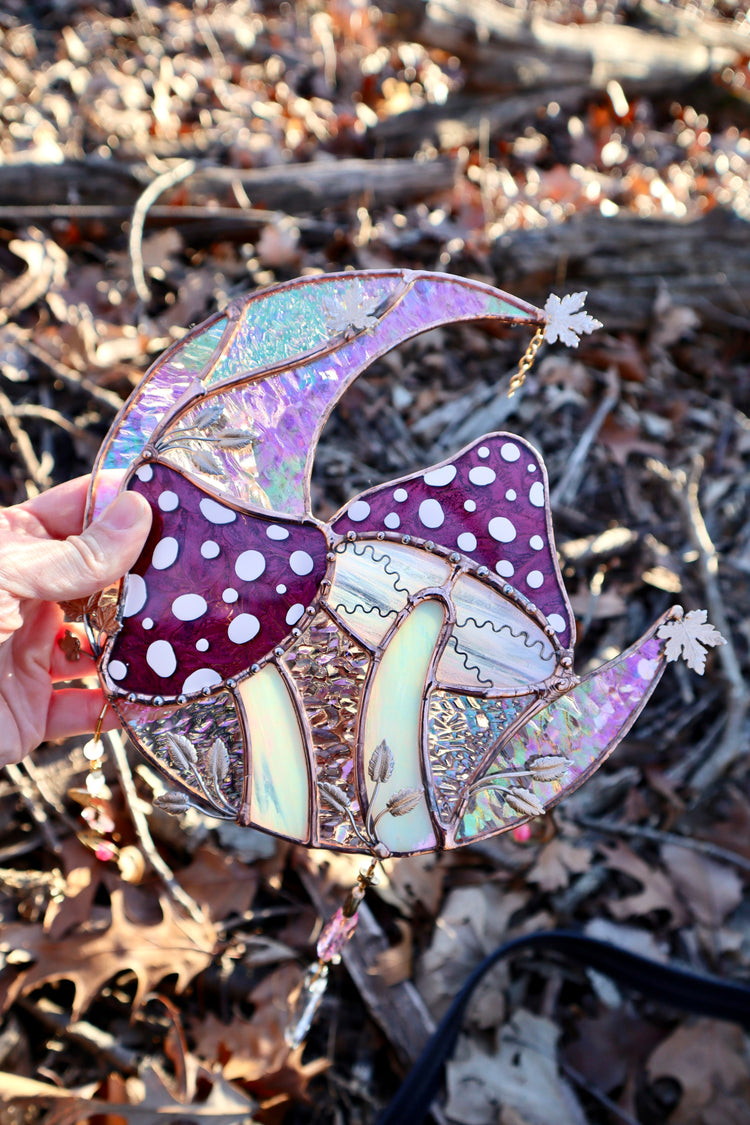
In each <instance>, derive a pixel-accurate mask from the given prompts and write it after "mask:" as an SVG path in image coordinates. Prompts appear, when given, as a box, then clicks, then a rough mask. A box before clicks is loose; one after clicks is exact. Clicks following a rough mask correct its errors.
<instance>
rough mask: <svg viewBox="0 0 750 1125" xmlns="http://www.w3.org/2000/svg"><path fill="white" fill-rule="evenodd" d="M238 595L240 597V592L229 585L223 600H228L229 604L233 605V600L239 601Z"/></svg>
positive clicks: (222, 597)
mask: <svg viewBox="0 0 750 1125" xmlns="http://www.w3.org/2000/svg"><path fill="white" fill-rule="evenodd" d="M238 597H239V594H238V593H237V591H236V590H233V589H232V587H231V586H227V588H226V590H225V591H224V593H223V594H222V595H221V600H222V601H223V602H226V603H227V605H231V604H232V602H236V601H237V598H238Z"/></svg>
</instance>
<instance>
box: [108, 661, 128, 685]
mask: <svg viewBox="0 0 750 1125" xmlns="http://www.w3.org/2000/svg"><path fill="white" fill-rule="evenodd" d="M107 671H108V672H109V675H110V679H113V680H124V679H125V677H126V676H127V674H128V668H127V665H126V664H123V662H122V661H121V660H110V662H109V664H108V665H107Z"/></svg>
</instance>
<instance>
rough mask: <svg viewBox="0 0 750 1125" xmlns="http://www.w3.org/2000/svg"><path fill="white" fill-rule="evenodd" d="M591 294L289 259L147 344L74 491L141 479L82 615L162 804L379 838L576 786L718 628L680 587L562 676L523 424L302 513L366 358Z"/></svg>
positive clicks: (501, 827) (590, 323)
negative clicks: (288, 278) (120, 571)
mask: <svg viewBox="0 0 750 1125" xmlns="http://www.w3.org/2000/svg"><path fill="white" fill-rule="evenodd" d="M583 297H584V295H583V294H577V295H572V296H571V297H565V298H563V299H562V300H558V299H557V298H555V297H552V298H550V300H549V301H548V302H547V305H546V306H545V308H544V309H539V308H535V307H534V306H532V305H529V304H526V303H525V302H523V301H520V300H518V299H517V298H515V297H512V296H510V295H508V294H507V293H503V292H501V291H499V290H497V289H493V288H491V287H490V286H487V285H484V284H480V283H478V282H474V281H468V280H462V279H461V278H457V277H453V276H448V275H441V274H428V273H420V272H405V271H398V270H386V271H378V272H365V273H346V274H341V275H326V276H322V277H315V278H306V279H302V280H298V281H293V282H290V283H286V284H282V285H277V286H275V287H274V288H272V289H269V290H266V291H264V292H260V293H257V294H253V295H252V296H249V297H246V298H243V299H242V300H239V301H236V302H234V303H233V304H231V305H230V306H229V308H228V309H227V310H226V311H225V312H223V313H217V314H215V315H214V316H212V317H211V318H210V319H209V320H207V321H206V322H205V323H203V324H201V325H199V326H198V327H197V328H194V329H193V330H192V331H190V332H189V333H188V334H187V336H185V337H184V339H183V340H181V341H180V342H179V343H177V344H175V345H174V346H172V347H171V348H170V349H169V350H168V351H167V352H166V353H165V354H164V355H163V356H162V357H161V358H160V359H159V360H158V361H157V362H156V364H154V366H153V367H152V368H151V370H150V371H149V372H148V373H147V374H146V376H145V377H144V379H143V381H142V382H141V384H140V386H139V387H138V388H137V389H136V390H135V391H134V393H133V394H132V396H131V398H130V399H129V400H128V402H127V404H126V405H125V407H124V408H123V410H122V411H121V412H120V414H119V416H118V417H117V419H116V421H115V423H114V425H113V427H112V430H111V431H110V433H109V435H108V437H107V438H106V441H105V442H104V445H103V447H102V450H101V452H100V454H99V457H98V460H97V463H96V466H95V472H94V475H93V479H92V487H91V493H90V497H89V505H88V518H89V519H91V518H93V517H94V516H95V515H96V514H97V513H99V512H100V511H101V510H102V508H103V507H104V506H105V505H106V504H107V503H108V502H109V501H110V500H111V499H112V497H113V495H114V493H115V492H116V491H117V490H118V489H132V490H134V491H138V492H140V493H141V494H142V495H143V496H145V498H146V499H147V500H148V502H149V504H150V505H151V508H152V511H153V526H152V530H151V534H150V536H149V539H148V541H147V543H146V546H145V548H144V550H143V552H142V554H141V556H140V558H139V559H138V561H137V563H136V564H135V565H134V567H133V569H132V570H131V572H130V573H129V574H128V575H127V576H126V577H125V579H124V580H123V582H122V584H121V587H120V588H119V589H118V590H116V591H113V592H112V596H113V597H115V599H116V613H114V614H113V613H111V612H110V613H108V614H100V613H97V611H96V610H93V611H91V612H90V613H89V616H88V619H87V626H88V631H89V636H90V639H91V641H92V645H93V647H94V651H95V653H96V654H97V656H98V663H99V670H100V676H101V681H102V684H103V686H104V690H105V693H106V695H107V698H108V700H109V703H110V705H111V706H112V707H113V708H114V710H115V711H116V712H117V714H118V715H119V717H120V719H121V720H122V722H123V724H124V726H125V727H126V728H127V730H128V732H129V734H130V736H131V737H132V739H133V741H134V742H135V743H136V745H137V746H138V747H139V749H140V750H141V751H142V752H143V753H144V754H145V755H146V757H147V758H149V759H150V760H151V762H152V763H153V764H155V765H156V766H157V767H158V768H159V769H160V770H161V771H162V773H163V774H165V775H166V776H167V778H168V779H169V780H170V781H171V782H172V783H173V784H174V785H175V786H176V788H177V792H176V793H174V794H168V795H167V797H166V798H164V799H163V800H162V803H163V804H164V806H165V807H169V808H172V809H173V810H174V811H179V810H180V809H182V808H184V807H186V806H187V804H189V803H190V804H194V805H195V806H197V807H198V808H200V809H202V810H204V811H206V812H209V813H212V814H213V815H215V816H218V817H224V818H231V819H234V820H237V821H238V822H239V823H240V824H242V825H252V826H254V827H256V828H260V829H263V830H265V831H268V832H272V833H275V834H277V835H279V836H283V837H285V838H287V839H290V840H294V841H296V842H297V843H300V844H306V845H311V846H315V847H324V848H335V849H344V850H347V851H355V852H356V851H359V852H363V853H367V854H369V855H371V856H375V857H384V856H387V855H407V854H411V853H416V852H424V851H429V850H433V849H437V848H453V847H456V846H458V845H461V844H465V843H469V842H470V841H473V840H480V839H483V838H485V837H487V836H491V835H493V834H494V833H497V832H502V831H506V830H507V829H509V828H512V827H514V826H516V825H518V824H519V823H521V822H523V821H524V820H527V819H528V818H530V817H533V816H536V815H538V814H540V813H542V812H544V811H545V810H546V809H549V808H550V807H552V806H553V805H555V804H556V803H557V802H558V801H559V800H560V799H561V798H562V797H563V796H564V795H565V793H566V792H570V791H571V790H572V789H574V788H576V787H577V786H578V785H580V784H581V783H582V782H583V781H584V780H585V779H586V777H588V776H589V775H590V774H591V773H592V771H593V770H595V769H596V768H597V767H598V766H599V765H600V764H601V763H602V762H603V761H604V759H605V758H606V757H607V756H608V755H609V754H610V753H611V752H612V750H613V749H614V747H615V746H616V745H617V743H618V742H619V741H620V740H621V739H622V738H623V736H624V735H625V734H626V733H627V731H628V730H629V728H630V726H631V725H632V723H633V722H634V721H635V719H636V718H637V716H638V715H639V714H640V711H641V709H642V708H643V706H644V705H645V703H646V701H647V700H648V698H649V696H650V695H651V693H652V691H653V690H654V687H655V686H656V684H657V682H658V680H659V678H660V676H661V675H662V672H663V670H664V667H665V662H666V661H667V660H668V659H670V658H674V657H675V656H676V655H678V654H679V653H680V652H689V653H692V655H693V661H694V663H695V661H696V656H695V654H696V653H698V657H697V662H698V663H700V658H701V656H702V654H703V653H704V652H705V646H707V645H710V644H714V643H720V642H721V638H720V637H719V635H718V634H716V633H715V630H712V629H711V626H709V625H707V624H706V623H705V614H704V613H703V612H702V611H693V613H692V614H688V615H687V616H684V615H683V613H682V610H680V609H679V608H675V609H673V610H670V611H669V612H668V613H667V614H665V615H664V616H663V617H662V618H660V619H659V620H658V621H657V622H655V623H654V625H653V626H652V628H651V629H649V631H648V632H647V633H646V635H645V636H643V637H641V638H640V639H639V640H638V641H636V642H635V644H633V645H632V646H631V647H630V648H629V649H627V650H626V651H625V652H623V653H621V654H620V655H619V656H617V657H616V658H615V659H614V660H611V661H610V662H609V663H607V664H605V665H603V666H602V667H600V668H598V669H597V670H596V671H595V672H593V673H592V674H590V675H587V676H585V677H583V678H582V679H579V677H578V676H577V675H576V674H575V671H574V667H573V648H574V641H575V623H574V620H573V615H572V612H571V608H570V604H569V602H568V598H567V595H566V592H565V588H564V585H563V582H562V577H561V574H560V570H559V567H558V563H557V555H556V551H555V544H554V538H553V531H552V524H551V518H550V508H549V490H548V483H547V474H546V472H545V468H544V464H543V462H542V459H541V457H540V455H539V453H538V452H537V451H536V450H535V449H534V448H533V447H532V446H531V445H530V444H529V443H528V442H527V441H525V440H524V439H523V438H522V437H519V436H517V435H514V434H510V433H492V434H487V435H486V436H484V437H482V438H481V439H479V440H478V441H475V442H473V443H472V444H471V445H469V446H467V447H466V448H464V449H461V450H459V451H457V452H456V453H455V455H454V456H453V457H451V458H450V459H449V460H446V461H443V462H441V463H440V464H437V465H430V466H427V467H425V468H424V469H422V470H420V471H419V472H415V473H411V474H409V475H408V476H406V477H402V478H399V479H398V480H393V481H390V482H388V483H387V484H381V485H378V486H377V487H374V488H371V489H368V490H367V491H366V492H363V493H362V494H361V495H359V496H357V497H354V498H352V499H351V500H350V501H349V503H347V504H346V505H345V506H344V507H343V508H342V509H341V510H340V511H339V512H338V513H337V515H336V516H335V517H334V518H333V519H331V520H330V521H329V522H328V523H324V522H322V521H321V520H319V519H316V518H315V516H314V515H313V512H312V509H311V504H310V472H311V466H312V462H313V458H314V456H315V449H316V444H317V441H318V438H319V436H320V433H321V430H322V428H323V426H324V424H325V421H326V419H327V417H328V415H329V413H330V412H331V410H332V409H333V407H334V405H335V403H336V402H337V401H338V399H339V398H340V397H341V395H342V394H344V392H345V391H346V389H347V387H348V386H350V384H351V383H352V382H353V381H354V380H355V379H356V378H357V377H358V375H360V373H361V372H362V371H364V370H365V368H366V367H367V366H368V365H369V364H370V363H371V362H372V361H373V360H374V359H375V358H376V357H378V356H381V355H383V354H384V353H386V352H387V351H389V350H390V349H391V348H393V347H394V346H395V345H397V344H398V343H400V342H402V341H404V340H407V339H408V338H410V337H412V336H414V335H416V334H417V333H420V332H423V331H425V330H428V329H430V328H434V327H436V326H438V325H442V324H447V323H452V322H455V321H465V320H473V319H480V318H489V319H494V320H499V321H503V322H505V323H508V324H522V325H523V324H526V325H528V326H529V327H530V328H532V329H536V330H537V337H535V339H537V341H540V340H541V338H542V334H543V335H544V336H545V337H546V339H547V340H549V341H550V342H554V341H555V340H556V339H560V340H561V341H562V342H563V343H567V344H573V345H574V344H577V342H578V335H579V334H580V333H581V332H587V331H591V330H592V328H595V327H598V323H597V322H596V321H594V320H593V318H591V317H589V316H588V315H587V314H586V313H585V312H583V311H582V302H583ZM701 646H703V647H701ZM698 670H702V669H700V668H699V669H698ZM354 909H356V907H355V908H354Z"/></svg>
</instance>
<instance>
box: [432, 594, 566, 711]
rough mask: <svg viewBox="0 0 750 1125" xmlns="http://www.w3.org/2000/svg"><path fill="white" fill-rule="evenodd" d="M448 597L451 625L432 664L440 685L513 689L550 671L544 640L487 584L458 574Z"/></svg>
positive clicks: (552, 653)
mask: <svg viewBox="0 0 750 1125" xmlns="http://www.w3.org/2000/svg"><path fill="white" fill-rule="evenodd" d="M451 596H452V601H453V604H454V606H455V607H456V624H455V626H454V628H453V632H452V634H451V638H450V640H449V641H448V644H447V646H446V649H445V652H444V654H443V656H442V659H441V660H440V663H439V664H438V667H437V672H436V675H437V678H438V681H439V682H440V684H441V685H442V686H444V687H450V688H452V689H453V690H454V691H455V690H459V691H460V690H461V689H468V690H472V689H473V690H476V689H477V688H485V689H490V690H494V691H498V690H499V691H503V690H505V691H514V690H516V689H518V688H524V687H527V686H528V685H529V684H533V683H535V682H539V681H543V680H546V679H547V678H548V677H549V676H551V675H552V674H553V673H554V671H555V666H556V658H555V657H556V654H555V650H554V648H553V646H552V644H551V642H550V640H549V638H548V637H547V636H546V634H545V633H544V631H543V630H542V629H541V628H540V626H539V625H537V624H536V622H535V621H532V620H531V618H529V617H528V616H527V615H526V614H525V613H523V612H522V610H520V609H519V608H518V607H517V606H515V605H514V604H513V603H512V602H511V601H509V600H508V599H507V598H505V597H503V596H502V595H501V594H499V593H498V592H497V590H495V589H494V588H493V587H492V586H490V585H488V584H487V583H485V582H480V581H478V580H477V579H476V578H472V577H470V576H469V575H466V574H463V575H461V577H460V578H459V579H458V580H457V582H456V584H455V586H454V587H453V591H452V595H451Z"/></svg>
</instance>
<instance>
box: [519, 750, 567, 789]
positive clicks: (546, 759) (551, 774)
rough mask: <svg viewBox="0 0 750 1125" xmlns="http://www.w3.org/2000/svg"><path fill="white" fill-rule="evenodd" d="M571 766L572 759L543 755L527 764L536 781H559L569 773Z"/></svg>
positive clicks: (531, 759) (555, 755)
mask: <svg viewBox="0 0 750 1125" xmlns="http://www.w3.org/2000/svg"><path fill="white" fill-rule="evenodd" d="M570 765H571V762H570V759H569V758H565V757H564V756H563V755H562V754H543V755H542V756H541V757H538V758H529V760H528V761H527V763H526V766H527V768H528V771H529V773H530V774H531V776H532V779H533V780H534V781H559V780H560V778H561V777H564V776H565V774H566V773H567V772H568V770H569V768H570ZM524 792H525V791H524Z"/></svg>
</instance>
